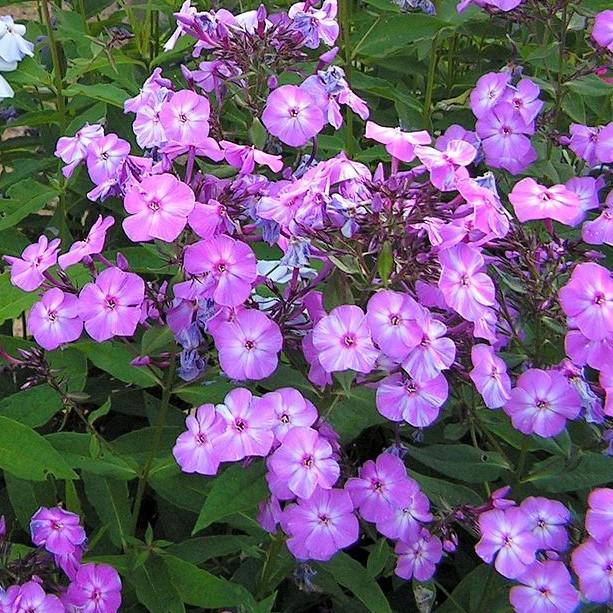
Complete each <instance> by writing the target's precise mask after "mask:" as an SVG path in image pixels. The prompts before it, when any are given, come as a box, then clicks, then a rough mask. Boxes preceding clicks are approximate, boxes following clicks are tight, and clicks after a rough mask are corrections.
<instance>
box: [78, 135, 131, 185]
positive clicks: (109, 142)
mask: <svg viewBox="0 0 613 613" xmlns="http://www.w3.org/2000/svg"><path fill="white" fill-rule="evenodd" d="M129 153H130V143H129V142H128V141H125V140H123V139H121V138H119V137H118V136H117V134H109V135H108V136H101V137H100V138H94V139H92V141H91V143H89V145H88V147H87V171H88V172H89V176H90V178H91V180H92V181H93V182H94V183H95V184H96V185H101V184H102V183H104V182H105V181H109V180H112V179H115V176H116V174H117V171H118V170H119V167H120V166H121V165H122V164H123V163H124V161H125V160H126V158H127V157H128V155H129Z"/></svg>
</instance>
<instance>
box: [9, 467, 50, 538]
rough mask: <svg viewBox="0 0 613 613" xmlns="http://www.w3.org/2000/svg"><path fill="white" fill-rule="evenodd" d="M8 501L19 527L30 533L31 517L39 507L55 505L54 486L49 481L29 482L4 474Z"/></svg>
mask: <svg viewBox="0 0 613 613" xmlns="http://www.w3.org/2000/svg"><path fill="white" fill-rule="evenodd" d="M4 482H5V483H6V490H7V493H8V496H9V501H10V503H11V506H12V507H13V510H14V511H15V516H16V517H17V520H18V521H19V524H20V525H21V527H22V528H23V529H24V530H25V531H26V532H29V531H30V520H31V519H32V515H33V514H34V513H35V512H36V511H37V510H38V509H39V508H40V507H52V506H55V504H56V503H57V494H56V491H55V486H54V484H53V483H52V482H51V481H29V480H25V479H18V478H17V477H13V476H12V475H11V474H9V473H5V474H4Z"/></svg>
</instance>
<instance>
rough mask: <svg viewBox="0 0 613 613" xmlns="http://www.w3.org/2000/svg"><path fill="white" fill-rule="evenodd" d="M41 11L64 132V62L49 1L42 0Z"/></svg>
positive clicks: (57, 104) (61, 126) (57, 105)
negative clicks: (52, 21)
mask: <svg viewBox="0 0 613 613" xmlns="http://www.w3.org/2000/svg"><path fill="white" fill-rule="evenodd" d="M41 11H42V14H43V19H44V21H45V25H46V26H47V38H48V39H49V49H50V51H51V60H52V62H53V82H54V87H55V99H56V107H57V112H58V114H59V116H60V131H61V132H62V133H63V132H64V128H65V127H66V102H65V100H64V93H63V89H64V84H63V75H62V63H61V61H60V51H59V48H58V46H57V41H56V40H55V34H54V32H53V26H52V25H51V14H50V13H49V1H48V0H41Z"/></svg>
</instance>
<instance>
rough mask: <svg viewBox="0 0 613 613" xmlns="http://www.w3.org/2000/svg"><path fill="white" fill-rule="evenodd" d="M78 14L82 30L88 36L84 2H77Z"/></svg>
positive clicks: (82, 0) (81, 0) (80, 0)
mask: <svg viewBox="0 0 613 613" xmlns="http://www.w3.org/2000/svg"><path fill="white" fill-rule="evenodd" d="M79 13H81V19H82V20H83V28H84V30H85V33H86V34H89V24H88V23H87V12H86V11H85V0H79Z"/></svg>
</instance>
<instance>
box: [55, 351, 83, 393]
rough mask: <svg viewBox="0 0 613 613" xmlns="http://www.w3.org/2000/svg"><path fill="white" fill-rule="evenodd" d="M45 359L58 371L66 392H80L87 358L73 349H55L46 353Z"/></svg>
mask: <svg viewBox="0 0 613 613" xmlns="http://www.w3.org/2000/svg"><path fill="white" fill-rule="evenodd" d="M47 360H48V362H49V364H50V365H51V368H54V369H56V370H58V371H59V373H58V374H59V376H60V377H61V378H62V379H63V381H65V383H66V389H67V391H68V392H71V393H75V392H82V391H83V388H84V387H85V382H86V381H87V358H86V357H85V356H84V355H83V354H82V353H80V352H79V351H76V350H75V349H70V348H66V349H56V350H55V351H52V352H51V353H48V354H47Z"/></svg>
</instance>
